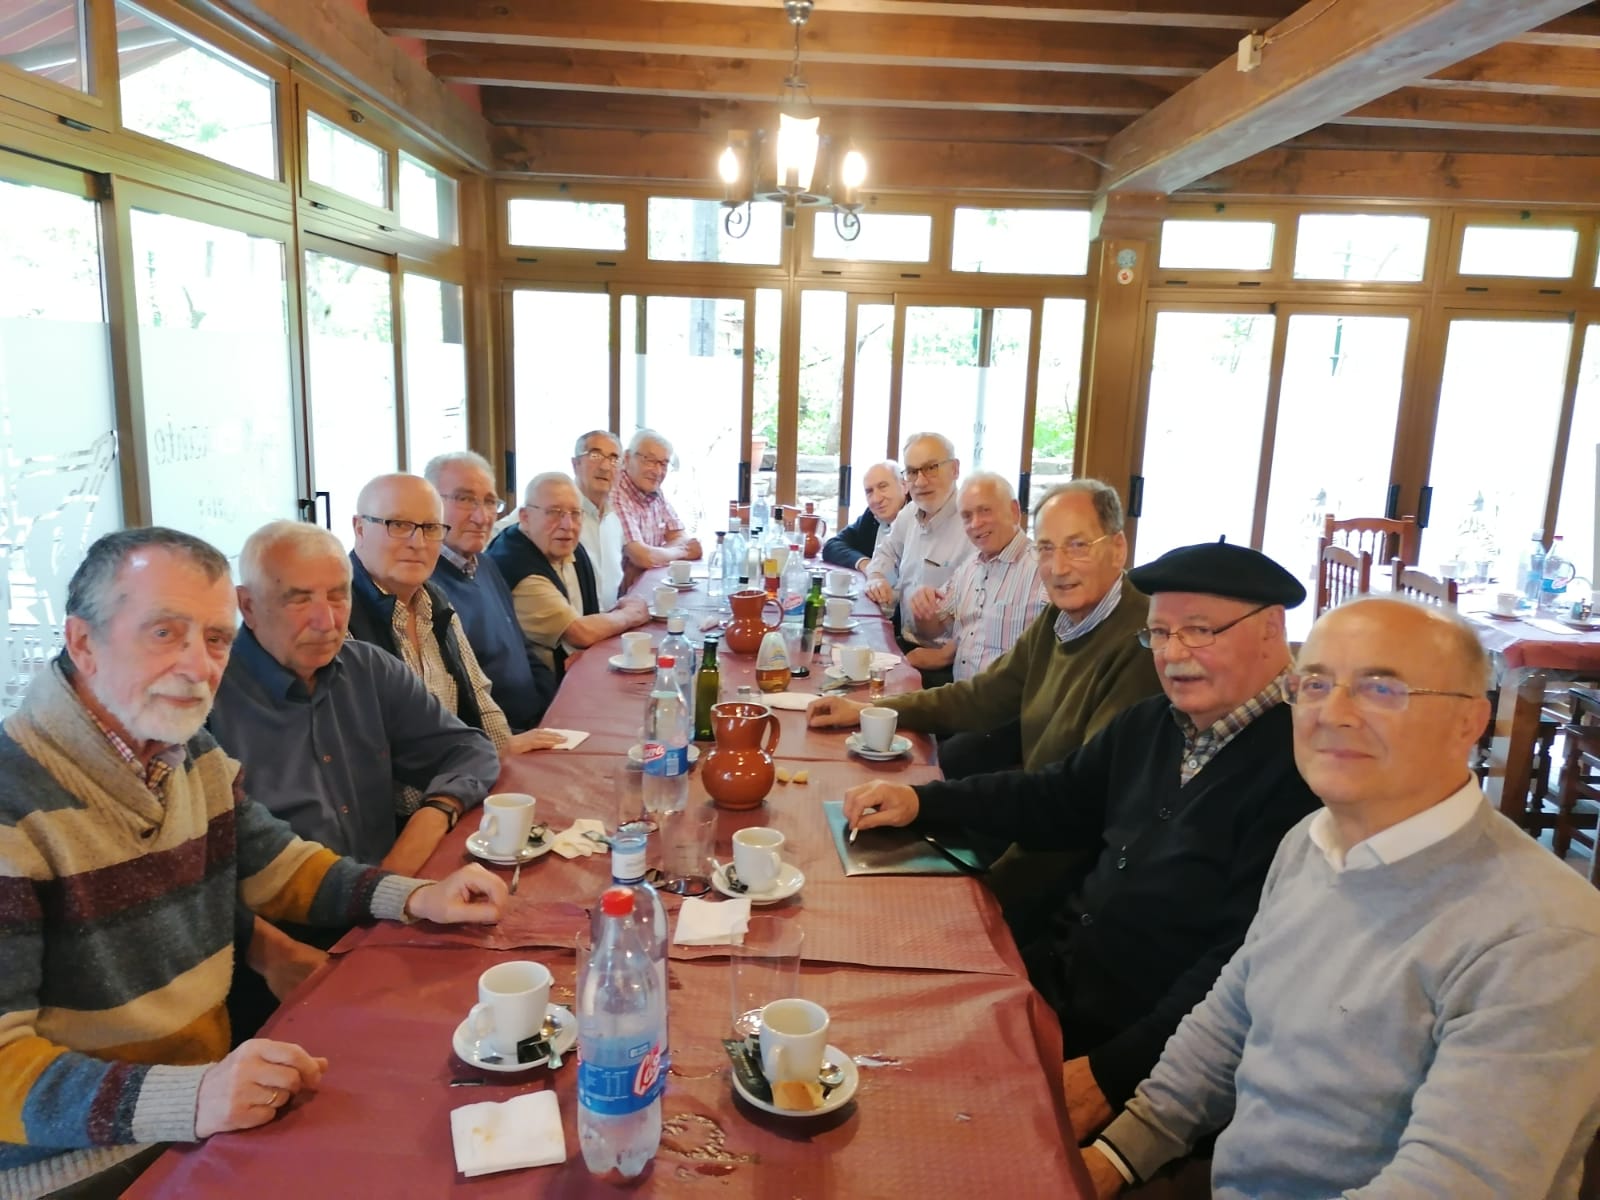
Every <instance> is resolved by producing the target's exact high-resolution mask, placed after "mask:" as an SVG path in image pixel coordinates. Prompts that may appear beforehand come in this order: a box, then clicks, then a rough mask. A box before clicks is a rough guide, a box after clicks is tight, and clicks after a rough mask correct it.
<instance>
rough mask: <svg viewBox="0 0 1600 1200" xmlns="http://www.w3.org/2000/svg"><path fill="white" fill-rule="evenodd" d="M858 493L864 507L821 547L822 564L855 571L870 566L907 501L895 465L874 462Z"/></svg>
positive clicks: (896, 465)
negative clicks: (860, 492) (864, 500)
mask: <svg viewBox="0 0 1600 1200" xmlns="http://www.w3.org/2000/svg"><path fill="white" fill-rule="evenodd" d="M861 490H862V492H863V493H864V494H865V496H866V500H867V506H866V508H864V509H862V510H861V515H860V516H859V517H857V518H856V519H855V520H854V521H852V522H851V523H850V524H849V525H846V526H845V527H844V528H843V529H841V530H839V532H838V533H836V534H834V535H833V536H832V537H831V538H829V539H828V540H827V541H826V542H824V543H823V545H822V557H823V560H824V561H825V562H831V563H833V564H834V565H835V566H838V567H850V568H853V569H854V570H857V571H865V570H866V569H867V567H868V566H869V565H871V563H872V552H873V551H874V550H876V549H877V548H878V542H879V541H880V540H881V539H882V538H883V537H884V536H885V535H886V534H887V533H888V532H889V526H891V525H893V524H894V519H895V518H896V517H897V516H899V515H900V510H901V509H902V508H904V507H905V505H906V501H907V500H908V499H910V496H909V495H908V494H907V493H906V484H905V480H904V479H902V478H901V477H900V464H899V463H897V462H881V463H874V464H873V465H872V466H870V467H868V468H867V470H866V473H865V474H863V475H862V476H861Z"/></svg>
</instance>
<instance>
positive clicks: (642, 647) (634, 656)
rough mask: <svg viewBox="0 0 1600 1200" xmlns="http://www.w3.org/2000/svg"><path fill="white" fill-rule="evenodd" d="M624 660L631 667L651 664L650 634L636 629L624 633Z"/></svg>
mask: <svg viewBox="0 0 1600 1200" xmlns="http://www.w3.org/2000/svg"><path fill="white" fill-rule="evenodd" d="M622 661H623V662H625V663H627V664H628V665H629V666H630V667H648V666H649V665H650V662H651V659H650V635H649V634H648V633H640V632H639V631H638V630H634V631H633V632H632V633H625V634H623V635H622Z"/></svg>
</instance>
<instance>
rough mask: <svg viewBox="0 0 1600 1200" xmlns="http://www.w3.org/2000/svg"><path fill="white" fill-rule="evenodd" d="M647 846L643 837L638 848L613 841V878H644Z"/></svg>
mask: <svg viewBox="0 0 1600 1200" xmlns="http://www.w3.org/2000/svg"><path fill="white" fill-rule="evenodd" d="M644 860H645V848H644V842H643V840H642V839H641V840H640V842H639V845H638V847H637V848H634V847H632V846H628V847H624V846H621V845H617V844H615V843H613V845H612V847H611V878H612V879H627V880H633V879H643V878H644Z"/></svg>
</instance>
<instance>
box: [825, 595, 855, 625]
mask: <svg viewBox="0 0 1600 1200" xmlns="http://www.w3.org/2000/svg"><path fill="white" fill-rule="evenodd" d="M822 623H823V624H824V625H826V626H827V627H828V628H829V629H842V628H844V626H846V625H848V624H850V601H848V600H844V599H840V600H827V601H824V602H823V606H822Z"/></svg>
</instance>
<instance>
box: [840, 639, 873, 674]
mask: <svg viewBox="0 0 1600 1200" xmlns="http://www.w3.org/2000/svg"><path fill="white" fill-rule="evenodd" d="M839 669H840V670H841V671H843V672H844V673H845V675H846V676H847V677H849V678H850V679H853V680H857V681H860V680H862V679H865V678H866V677H867V673H868V672H869V671H871V670H872V647H871V646H840V647H839Z"/></svg>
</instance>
